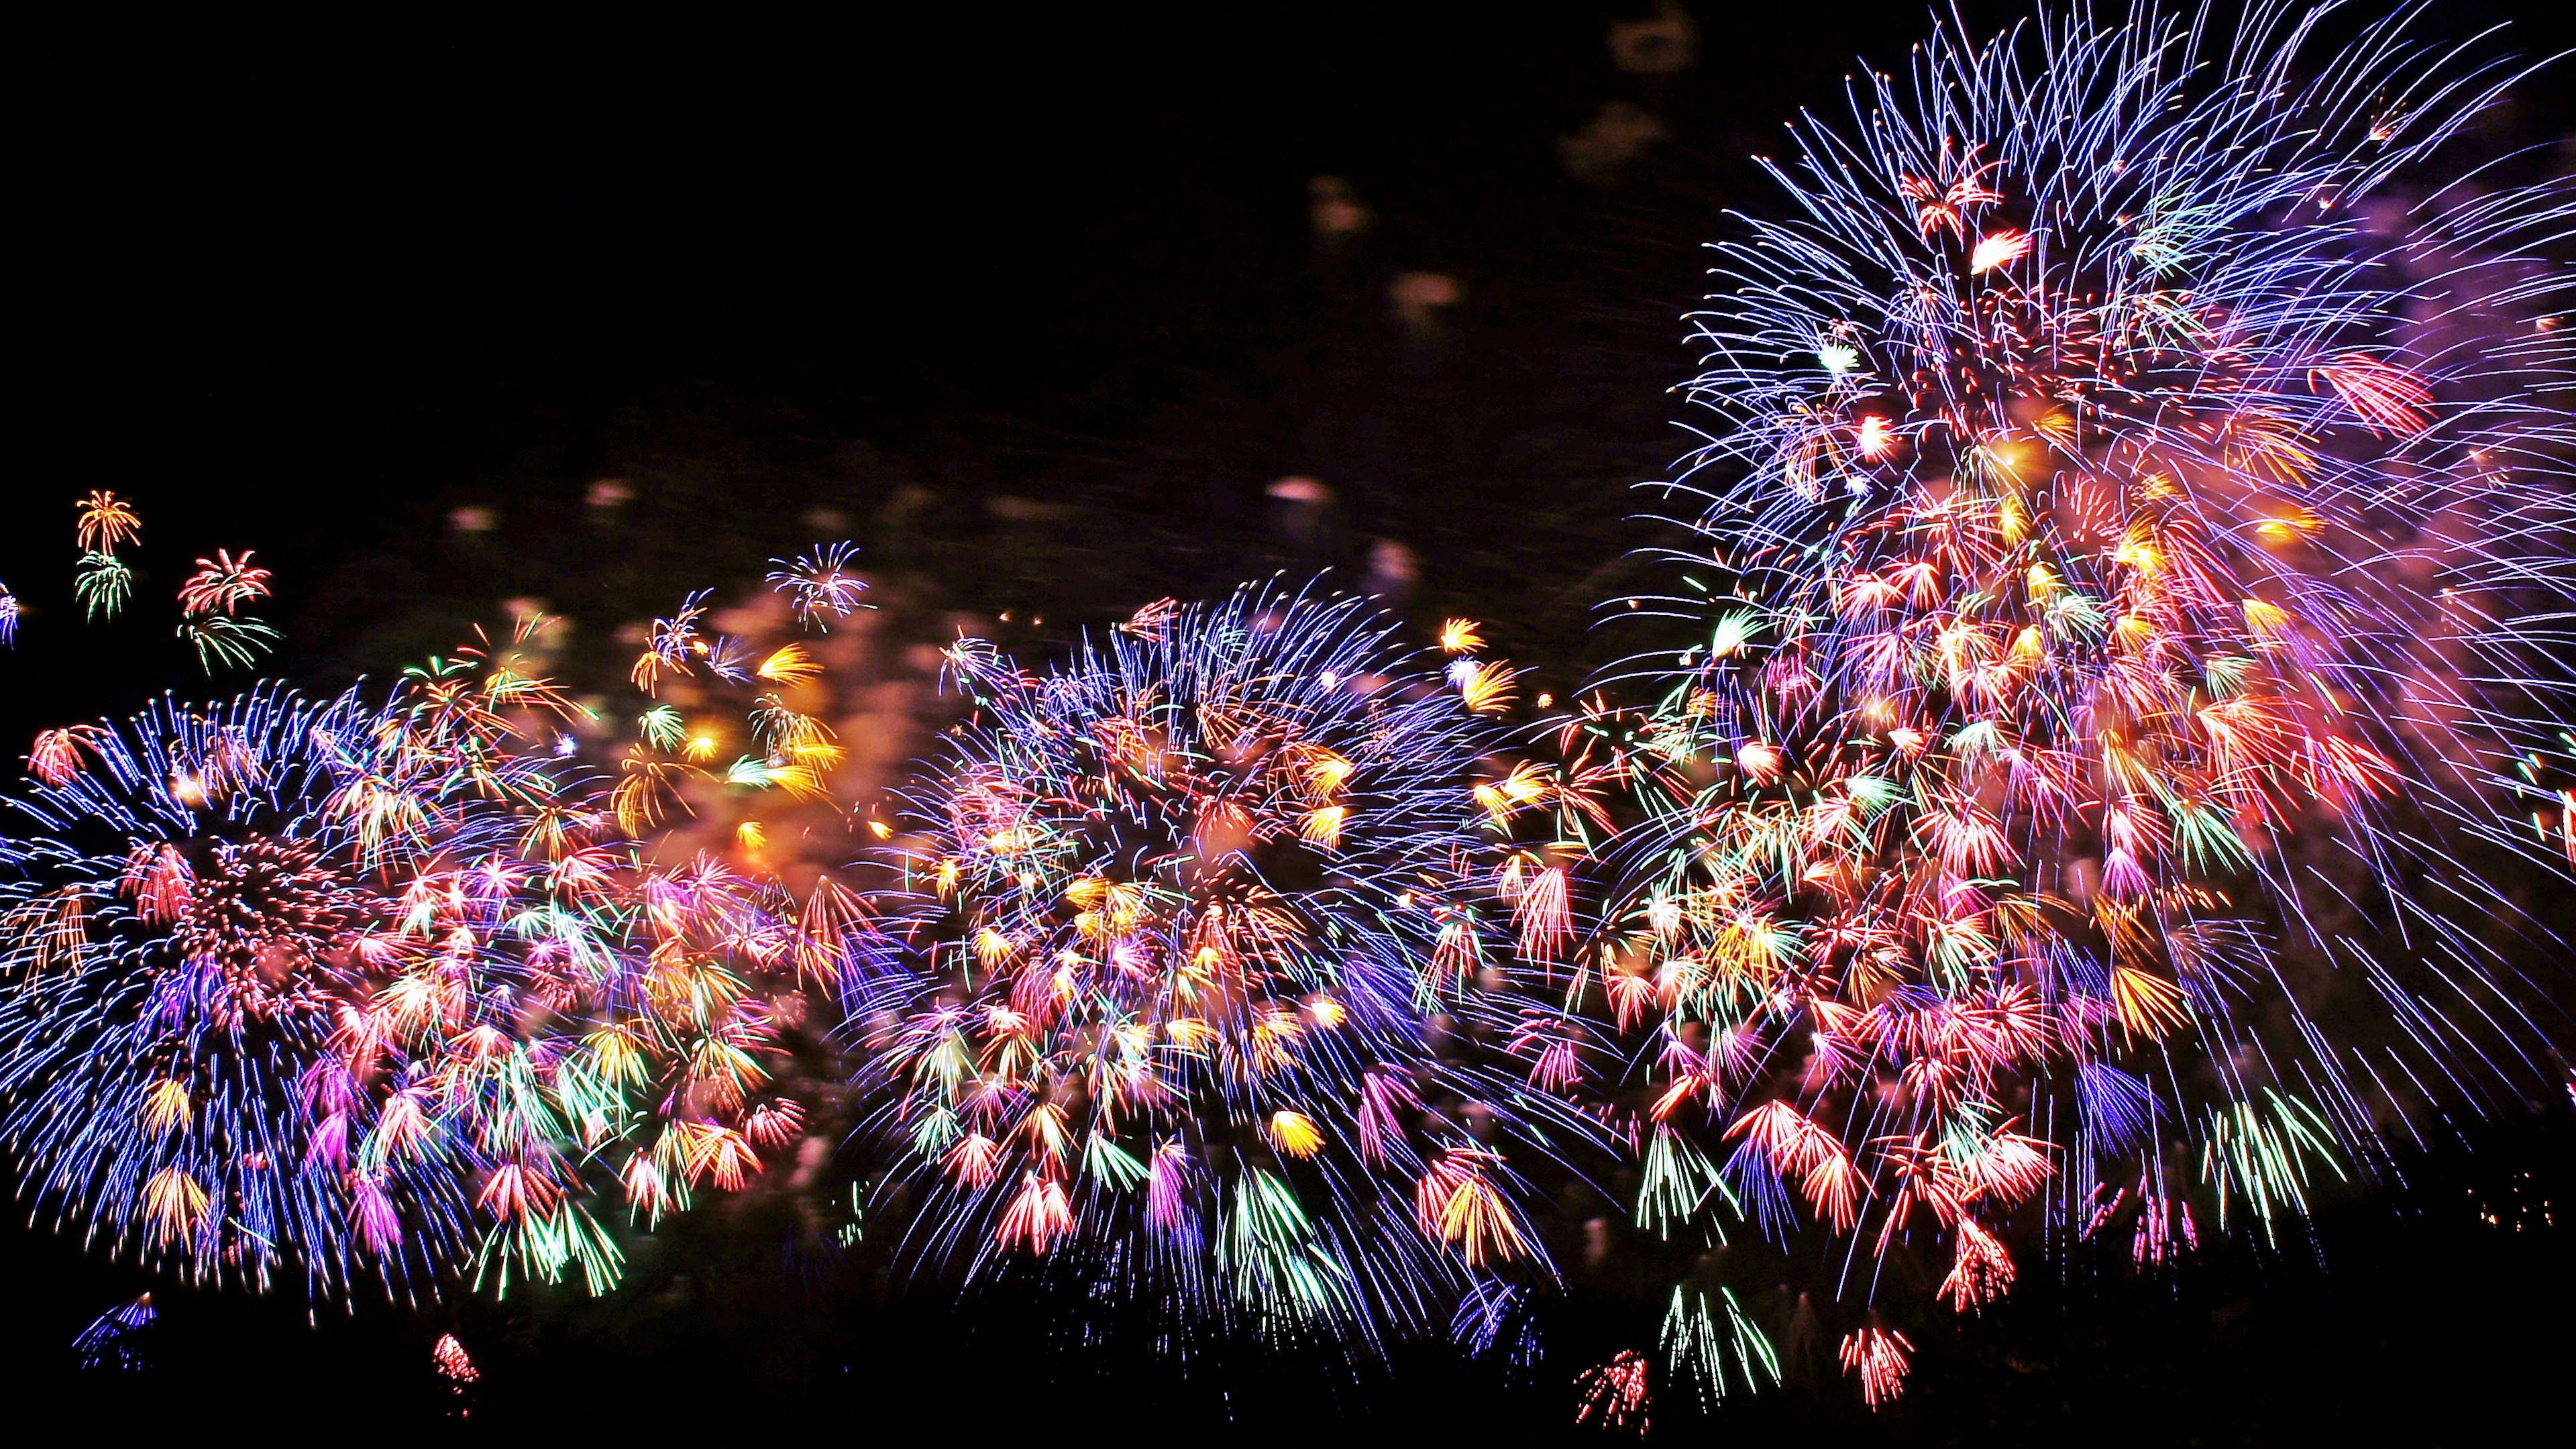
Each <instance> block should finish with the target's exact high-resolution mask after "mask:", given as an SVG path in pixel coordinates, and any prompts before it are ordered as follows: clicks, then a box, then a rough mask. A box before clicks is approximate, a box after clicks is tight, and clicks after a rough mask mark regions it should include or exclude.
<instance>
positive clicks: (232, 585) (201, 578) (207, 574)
mask: <svg viewBox="0 0 2576 1449" xmlns="http://www.w3.org/2000/svg"><path fill="white" fill-rule="evenodd" d="M267 597H268V570H266V569H264V568H258V567H255V566H253V565H252V563H251V551H250V550H249V549H244V550H242V556H241V557H240V558H238V559H236V558H234V557H233V556H232V554H231V553H230V552H228V551H227V550H224V549H217V550H215V556H214V557H213V558H211V559H203V558H201V559H199V560H197V571H196V572H195V573H194V574H192V575H190V576H189V578H188V581H187V582H186V583H184V584H181V585H180V586H179V608H180V612H182V613H184V614H186V615H187V616H188V617H189V618H191V619H201V618H204V617H206V616H207V615H210V614H224V615H230V614H232V613H233V612H234V611H235V610H237V609H239V608H240V607H241V606H242V605H243V604H246V603H248V602H250V601H251V600H253V599H264V598H267Z"/></svg>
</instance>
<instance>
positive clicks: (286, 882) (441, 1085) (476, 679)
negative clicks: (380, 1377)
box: [0, 632, 813, 1295]
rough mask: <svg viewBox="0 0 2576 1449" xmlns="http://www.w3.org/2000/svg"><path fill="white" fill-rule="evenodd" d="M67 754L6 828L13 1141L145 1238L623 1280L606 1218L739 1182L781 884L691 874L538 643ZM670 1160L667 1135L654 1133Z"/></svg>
mask: <svg viewBox="0 0 2576 1449" xmlns="http://www.w3.org/2000/svg"><path fill="white" fill-rule="evenodd" d="M528 644H529V636H528V634H527V633H525V632H523V633H522V635H521V637H520V638H518V639H517V640H514V641H513V644H512V646H511V647H510V649H509V650H506V651H500V652H497V653H496V651H493V650H491V649H490V648H488V647H484V646H479V645H478V646H476V647H473V648H469V649H465V650H460V651H458V652H457V653H456V654H454V655H450V656H446V657H443V658H440V659H436V660H433V661H431V662H430V663H429V664H427V665H425V666H423V667H420V668H416V669H413V670H410V671H407V672H406V673H405V674H404V676H403V678H402V680H401V682H400V683H399V685H398V686H397V687H396V688H395V689H394V691H393V692H392V694H391V697H390V699H389V700H388V701H387V702H386V703H384V704H382V705H369V704H367V703H365V702H364V701H363V699H362V697H361V695H360V694H358V693H356V692H352V693H349V694H346V695H343V696H341V697H340V698H338V699H336V700H334V701H332V702H331V703H329V704H327V705H321V706H313V705H308V704H305V703H302V702H300V701H299V700H297V699H296V698H295V697H294V696H292V695H291V694H289V693H287V692H285V691H283V690H282V689H279V688H277V687H275V686H263V687H262V688H260V689H258V690H255V691H253V692H252V693H250V694H247V695H244V696H242V697H241V698H239V699H237V700H234V701H232V702H230V703H227V704H222V705H215V706H206V707H197V706H189V705H183V704H179V703H176V702H164V703H162V704H160V705H157V706H155V707H154V708H153V709H151V710H148V711H146V712H145V713H143V714H141V715H139V716H137V717H136V718H135V719H134V720H132V721H130V722H129V723H128V724H126V725H125V726H123V727H121V728H116V729H110V728H106V727H102V726H83V727H77V728H74V729H70V730H59V731H52V732H49V733H47V734H46V735H44V736H41V737H40V738H39V739H38V741H37V744H36V748H35V750H34V751H33V752H32V753H31V755H30V757H29V767H30V773H31V775H32V776H33V779H32V781H31V782H30V784H29V787H28V788H27V790H26V791H25V792H24V793H23V794H21V795H19V796H17V797H14V798H13V799H12V800H11V802H10V805H11V808H12V809H13V810H14V811H15V813H16V815H17V817H18V819H19V821H20V823H21V827H23V828H15V829H13V830H12V832H11V834H10V836H9V837H8V838H7V839H6V840H5V841H0V970H5V971H6V973H7V976H6V980H5V982H0V1138H5V1141H6V1142H7V1145H8V1147H9V1148H10V1150H11V1151H12V1152H13V1153H14V1154H15V1155H16V1156H17V1158H18V1160H19V1163H20V1165H21V1167H22V1169H23V1173H22V1180H23V1182H24V1183H25V1186H26V1188H27V1190H28V1191H29V1192H30V1193H32V1194H33V1195H35V1196H36V1197H37V1198H38V1200H39V1201H40V1202H41V1203H43V1204H46V1205H48V1206H49V1207H50V1208H52V1210H54V1211H55V1212H56V1213H57V1214H58V1215H60V1217H62V1218H63V1219H65V1220H67V1221H78V1222H84V1223H86V1224H87V1225H88V1232H89V1233H90V1234H91V1235H92V1236H93V1237H96V1238H102V1239H105V1240H106V1241H107V1242H108V1243H109V1244H110V1245H111V1246H112V1247H113V1248H115V1249H116V1250H119V1251H124V1252H130V1253H133V1254H134V1255H136V1256H140V1257H142V1258H144V1259H146V1260H149V1261H153V1262H156V1263H161V1264H164V1265H167V1266H172V1267H175V1268H178V1269H181V1270H183V1271H185V1272H187V1273H189V1274H190V1275H191V1276H194V1277H197V1278H199V1279H202V1280H209V1281H217V1280H234V1279H238V1280H242V1281H247V1282H249V1283H251V1284H253V1285H256V1286H263V1287H264V1286H268V1285H269V1284H271V1283H272V1282H273V1281H274V1280H275V1279H276V1278H277V1277H278V1275H280V1274H281V1273H284V1274H286V1275H287V1276H288V1277H289V1279H290V1280H291V1279H293V1278H295V1277H296V1276H298V1275H300V1277H301V1279H302V1286H303V1287H304V1288H305V1289H307V1290H308V1291H311V1292H314V1293H316V1294H323V1295H329V1294H336V1293H339V1292H343V1291H345V1290H347V1289H348V1288H349V1287H351V1286H352V1285H353V1284H354V1283H355V1282H357V1281H359V1280H361V1279H372V1280H375V1281H378V1282H381V1283H382V1284H384V1285H385V1286H386V1287H387V1288H388V1289H395V1288H399V1287H401V1286H402V1285H405V1284H421V1283H428V1284H432V1285H434V1284H435V1283H436V1281H437V1280H438V1279H440V1278H441V1277H442V1276H445V1275H449V1274H452V1273H459V1272H463V1271H466V1270H468V1269H469V1268H470V1269H471V1270H472V1272H473V1275H474V1276H475V1278H476V1279H477V1280H478V1281H483V1282H489V1283H495V1284H498V1285H500V1286H501V1287H503V1288H505V1289H506V1287H507V1285H508V1284H509V1283H510V1282H511V1281H512V1280H513V1279H514V1278H523V1277H528V1276H535V1277H540V1278H546V1279H554V1278H558V1277H561V1276H562V1275H563V1274H564V1273H565V1272H566V1271H567V1270H568V1269H572V1268H576V1267H577V1268H578V1269H579V1270H580V1271H581V1273H582V1274H583V1276H584V1277H585V1278H586V1280H587V1281H588V1282H589V1283H590V1285H591V1286H592V1287H593V1288H594V1289H599V1288H603V1287H605V1286H606V1285H608V1284H610V1283H612V1282H614V1281H615V1279H616V1278H617V1276H618V1273H619V1265H620V1260H621V1254H620V1250H619V1249H618V1247H617V1245H616V1242H615V1239H614V1237H613V1235H612V1234H611V1233H610V1231H609V1230H608V1229H607V1227H606V1226H604V1225H603V1223H602V1222H601V1221H600V1219H599V1215H598V1206H599V1204H600V1203H601V1202H602V1201H603V1200H604V1199H607V1198H609V1197H611V1196H612V1195H619V1194H622V1195H623V1197H624V1198H625V1199H626V1200H627V1201H628V1202H629V1203H630V1204H632V1205H633V1206H634V1207H635V1208H636V1209H638V1210H639V1211H640V1212H642V1213H646V1214H659V1213H661V1212H662V1211H664V1210H666V1209H669V1208H673V1207H679V1206H685V1205H686V1204H687V1203H688V1201H689V1198H690V1193H691V1189H692V1188H693V1187H696V1186H698V1185H701V1184H704V1183H707V1182H710V1181H711V1182H713V1183H714V1184H716V1185H717V1186H719V1187H727V1188H730V1187H738V1186H741V1185H742V1184H744V1183H745V1182H746V1181H748V1180H749V1178H750V1177H752V1176H753V1175H755V1174H757V1173H758V1172H759V1171H760V1170H761V1167H762V1160H761V1156H760V1152H759V1148H760V1147H762V1146H771V1147H774V1146H778V1145H782V1144H783V1143H784V1142H785V1141H786V1140H787V1139H788V1138H790V1137H792V1136H793V1133H794V1128H795V1126H796V1123H797V1120H798V1113H797V1111H796V1109H795V1108H794V1106H793V1105H792V1104H787V1103H782V1102H781V1101H779V1100H776V1099H774V1098H772V1097H769V1096H764V1095H761V1088H762V1086H763V1084H764V1083H765V1082H766V1080H767V1071H766V1068H765V1066H764V1065H763V1059H764V1054H765V1053H766V1052H767V1050H768V1036H767V1028H768V1024H769V1020H770V1014H771V1013H770V1008H769V1006H768V1004H767V1002H766V1001H765V1000H764V999H763V998H762V997H761V996H760V995H758V994H757V990H756V988H757V987H758V986H759V984H760V983H761V977H762V974H763V973H764V972H765V971H767V970H768V969H770V968H772V967H783V969H788V970H793V969H796V968H794V967H792V966H784V963H787V962H791V961H802V960H804V959H806V958H807V957H810V956H811V955H812V954H813V953H812V952H810V951H800V950H798V949H797V948H796V945H795V942H796V941H797V940H799V939H802V938H801V937H800V936H798V934H797V928H796V923H795V922H794V921H792V920H786V921H782V920H781V919H780V917H779V915H778V914H777V913H776V911H774V910H773V909H772V907H774V906H775V905H776V904H777V903H778V899H779V897H778V893H777V892H776V891H775V890H774V889H772V888H767V887H764V886H762V885H761V884H760V883H758V882H756V881H752V880H749V879H747V878H745V877H742V876H740V875H738V874H736V873H734V872H732V871H729V870H727V869H726V868H724V867H723V866H722V865H720V864H717V863H715V862H712V861H708V860H705V859H699V858H692V859H689V860H687V861H685V862H683V863H680V864H676V865H670V866H664V865H659V864H656V863H653V862H651V861H649V860H647V859H645V858H644V857H643V855H642V854H641V852H639V851H638V850H637V848H636V846H635V842H633V841H632V840H630V839H628V838H626V837H625V836H624V835H622V834H621V833H620V832H619V831H618V829H617V826H616V811H615V809H614V806H613V801H612V796H611V793H610V791H609V790H608V789H607V788H606V787H605V785H604V783H603V782H597V781H594V780H592V779H591V778H589V776H588V775H587V774H586V773H585V772H584V771H583V770H582V769H581V768H580V767H579V766H578V765H577V764H575V763H574V762H572V761H571V760H570V759H569V758H567V755H568V753H569V749H568V747H569V746H571V745H572V744H573V741H572V739H571V738H570V737H569V736H565V735H561V734H559V733H557V732H556V730H555V729H554V728H551V727H550V726H559V725H561V724H564V723H567V722H569V721H571V720H572V719H573V718H574V717H575V715H576V714H577V711H575V710H574V709H573V707H572V706H571V705H570V703H569V702H568V701H567V700H566V699H565V698H564V697H563V695H562V694H561V692H560V691H559V690H557V689H556V688H555V687H554V686H552V685H551V684H549V683H548V682H546V681H545V680H544V679H542V678H541V677H538V676H535V675H533V674H531V673H528V672H527V671H526V670H525V669H524V667H523V665H524V663H525V661H524V660H523V659H522V658H521V657H519V651H522V650H524V649H525V647H526V646H527V645H528ZM646 1139H649V1140H646Z"/></svg>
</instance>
